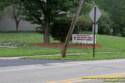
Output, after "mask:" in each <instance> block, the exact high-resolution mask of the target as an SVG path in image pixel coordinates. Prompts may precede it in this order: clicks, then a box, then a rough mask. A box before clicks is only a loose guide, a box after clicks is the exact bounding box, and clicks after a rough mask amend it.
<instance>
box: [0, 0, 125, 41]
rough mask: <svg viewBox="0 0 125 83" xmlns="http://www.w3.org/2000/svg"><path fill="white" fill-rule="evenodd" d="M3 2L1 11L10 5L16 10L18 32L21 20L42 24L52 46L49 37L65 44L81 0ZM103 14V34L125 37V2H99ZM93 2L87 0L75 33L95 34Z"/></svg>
mask: <svg viewBox="0 0 125 83" xmlns="http://www.w3.org/2000/svg"><path fill="white" fill-rule="evenodd" d="M3 2H6V3H4V4H3V3H2V0H1V2H0V6H1V10H3V9H4V8H6V7H7V6H12V7H13V9H14V18H15V22H16V27H17V31H18V25H19V22H20V20H21V19H25V20H28V21H30V22H31V23H33V24H37V25H39V28H40V30H41V32H43V34H44V43H49V36H52V37H53V38H54V39H56V40H60V41H61V42H64V41H65V38H66V35H67V32H68V30H69V26H70V24H71V20H72V17H73V16H74V14H75V12H76V8H77V6H78V3H79V2H78V0H3ZM96 4H97V5H98V6H99V7H100V9H101V11H102V14H103V15H102V17H101V19H100V21H99V22H98V24H99V32H98V33H99V34H107V35H117V36H124V37H125V11H124V9H125V0H96ZM92 7H93V0H85V3H84V6H83V10H82V11H81V14H80V16H79V20H78V22H77V25H76V29H75V30H74V33H83V32H84V31H92V22H91V20H90V17H89V12H90V10H91V9H92Z"/></svg>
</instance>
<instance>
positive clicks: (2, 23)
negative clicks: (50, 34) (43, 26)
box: [0, 8, 36, 32]
mask: <svg viewBox="0 0 125 83" xmlns="http://www.w3.org/2000/svg"><path fill="white" fill-rule="evenodd" d="M12 16H13V13H12V10H11V8H8V9H6V10H5V11H4V14H3V15H2V16H0V31H3V32H4V31H16V24H15V21H14V19H13V18H12ZM19 31H36V25H33V24H31V23H30V22H28V21H26V20H21V22H20V24H19Z"/></svg>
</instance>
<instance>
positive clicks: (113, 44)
mask: <svg viewBox="0 0 125 83" xmlns="http://www.w3.org/2000/svg"><path fill="white" fill-rule="evenodd" d="M12 41H16V42H19V43H22V44H24V46H20V47H18V48H6V47H0V57H17V56H25V58H33V59H62V58H61V57H60V56H44V55H53V54H58V53H60V51H61V50H60V49H59V48H47V47H39V46H34V45H33V44H36V43H41V42H43V41H42V35H41V34H39V33H0V42H12ZM51 41H52V42H57V41H54V40H53V39H52V38H51ZM97 43H98V44H100V45H101V46H102V47H101V48H98V49H96V57H95V58H92V49H90V48H87V49H78V48H70V49H68V53H87V54H81V55H76V56H75V55H74V56H68V57H66V58H64V59H66V60H98V59H118V58H125V38H122V37H113V36H105V35H98V36H97ZM100 52H101V53H100ZM105 52H106V53H105Z"/></svg>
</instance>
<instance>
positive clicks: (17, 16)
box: [11, 0, 23, 32]
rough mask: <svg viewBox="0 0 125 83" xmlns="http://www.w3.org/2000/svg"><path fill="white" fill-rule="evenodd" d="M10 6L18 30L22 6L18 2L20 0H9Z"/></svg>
mask: <svg viewBox="0 0 125 83" xmlns="http://www.w3.org/2000/svg"><path fill="white" fill-rule="evenodd" d="M11 5H12V8H13V18H14V20H15V24H16V31H17V32H18V31H19V23H20V21H21V19H22V16H23V8H22V6H21V4H20V0H13V1H12V2H11Z"/></svg>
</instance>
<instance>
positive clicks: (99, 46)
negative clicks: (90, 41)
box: [34, 43, 101, 48]
mask: <svg viewBox="0 0 125 83" xmlns="http://www.w3.org/2000/svg"><path fill="white" fill-rule="evenodd" d="M34 45H35V46H40V47H48V48H63V46H64V44H62V43H51V44H44V43H38V44H34ZM68 48H93V45H85V44H70V45H69V46H68ZM96 48H101V45H99V44H96Z"/></svg>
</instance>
